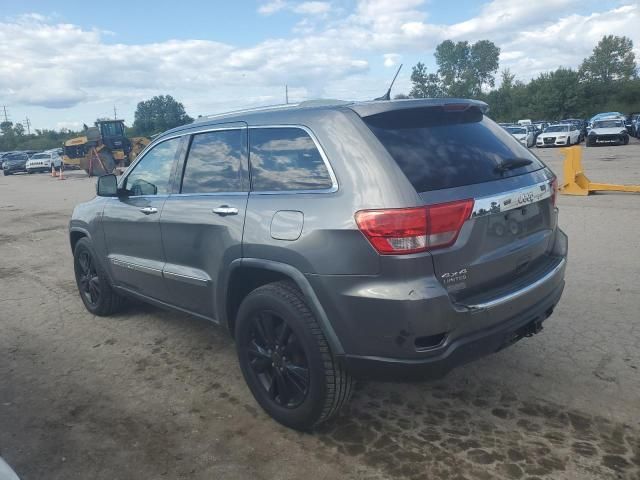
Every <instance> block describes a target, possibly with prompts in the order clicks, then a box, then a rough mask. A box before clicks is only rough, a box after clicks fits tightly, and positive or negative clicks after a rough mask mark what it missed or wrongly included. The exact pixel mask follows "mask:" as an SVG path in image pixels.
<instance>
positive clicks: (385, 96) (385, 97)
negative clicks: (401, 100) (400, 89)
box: [374, 64, 402, 100]
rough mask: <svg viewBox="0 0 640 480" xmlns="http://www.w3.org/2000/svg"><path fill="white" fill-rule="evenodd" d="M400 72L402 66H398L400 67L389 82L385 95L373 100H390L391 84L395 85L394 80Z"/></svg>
mask: <svg viewBox="0 0 640 480" xmlns="http://www.w3.org/2000/svg"><path fill="white" fill-rule="evenodd" d="M400 70H402V64H400V66H399V67H398V71H397V72H396V74H395V75H394V77H393V80H391V85H389V90H387V93H385V94H384V95H383V96H381V97H378V98H374V100H391V88H392V87H393V84H394V83H396V78H398V74H399V73H400Z"/></svg>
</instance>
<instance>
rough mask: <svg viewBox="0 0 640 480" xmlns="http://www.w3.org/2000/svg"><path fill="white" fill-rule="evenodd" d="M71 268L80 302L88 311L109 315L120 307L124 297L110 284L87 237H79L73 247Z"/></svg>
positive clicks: (103, 315) (102, 315)
mask: <svg viewBox="0 0 640 480" xmlns="http://www.w3.org/2000/svg"><path fill="white" fill-rule="evenodd" d="M73 268H74V271H75V274H76V284H77V285H78V291H79V293H80V298H81V299H82V303H84V306H85V307H86V309H87V310H89V312H91V313H92V314H94V315H98V316H101V317H106V316H109V315H111V314H113V313H115V312H117V311H118V310H120V308H121V307H122V305H123V304H124V299H123V297H121V296H120V295H118V294H117V293H116V292H115V291H114V290H113V287H112V286H111V283H110V281H109V277H108V276H107V274H106V273H105V271H104V270H103V269H102V266H101V265H100V262H98V260H97V256H96V254H95V252H94V251H93V246H92V245H91V242H90V241H89V239H88V238H86V237H85V238H81V239H80V240H78V243H76V246H75V248H74V249H73Z"/></svg>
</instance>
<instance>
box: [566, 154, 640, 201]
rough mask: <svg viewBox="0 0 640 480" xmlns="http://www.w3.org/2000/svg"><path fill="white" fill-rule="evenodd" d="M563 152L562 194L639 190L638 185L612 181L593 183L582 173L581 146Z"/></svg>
mask: <svg viewBox="0 0 640 480" xmlns="http://www.w3.org/2000/svg"><path fill="white" fill-rule="evenodd" d="M561 152H562V154H564V166H563V172H564V179H563V184H562V186H561V187H560V193H561V194H563V195H583V196H585V195H589V194H590V193H591V192H600V191H609V192H640V185H616V184H613V183H593V182H592V181H591V180H589V178H588V177H587V176H586V175H585V174H584V169H583V168H582V148H581V147H579V146H577V145H576V146H573V147H568V148H563V149H562V150H561Z"/></svg>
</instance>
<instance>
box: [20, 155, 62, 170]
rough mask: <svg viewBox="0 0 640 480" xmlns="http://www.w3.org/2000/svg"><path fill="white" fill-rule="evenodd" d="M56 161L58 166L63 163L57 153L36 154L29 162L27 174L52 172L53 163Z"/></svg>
mask: <svg viewBox="0 0 640 480" xmlns="http://www.w3.org/2000/svg"><path fill="white" fill-rule="evenodd" d="M54 161H56V162H57V163H58V164H59V163H60V161H61V158H60V156H59V155H58V154H57V153H56V152H55V151H47V152H39V153H36V154H34V155H33V156H32V157H31V158H30V159H29V160H28V161H27V172H28V173H37V172H40V173H42V172H50V171H51V163H52V162H54Z"/></svg>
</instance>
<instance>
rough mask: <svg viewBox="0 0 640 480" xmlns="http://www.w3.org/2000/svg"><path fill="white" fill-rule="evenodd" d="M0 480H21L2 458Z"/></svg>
mask: <svg viewBox="0 0 640 480" xmlns="http://www.w3.org/2000/svg"><path fill="white" fill-rule="evenodd" d="M0 480H20V479H19V478H18V475H16V472H14V471H13V470H12V469H11V467H10V466H9V465H7V463H6V462H5V461H4V460H2V457H0Z"/></svg>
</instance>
